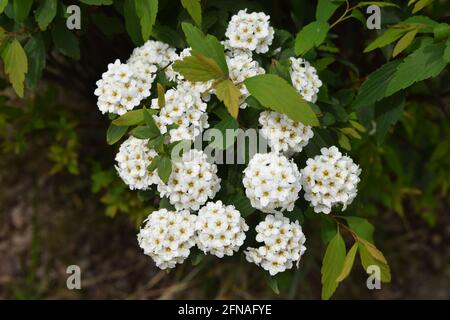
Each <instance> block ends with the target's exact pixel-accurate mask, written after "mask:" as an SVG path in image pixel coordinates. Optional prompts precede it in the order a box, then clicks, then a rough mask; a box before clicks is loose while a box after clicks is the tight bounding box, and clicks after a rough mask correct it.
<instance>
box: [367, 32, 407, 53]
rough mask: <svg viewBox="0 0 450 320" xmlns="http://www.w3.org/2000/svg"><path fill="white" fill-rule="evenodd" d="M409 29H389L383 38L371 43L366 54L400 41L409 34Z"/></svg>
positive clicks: (380, 37)
mask: <svg viewBox="0 0 450 320" xmlns="http://www.w3.org/2000/svg"><path fill="white" fill-rule="evenodd" d="M407 31H408V30H407V29H397V28H395V29H394V28H393V29H388V30H386V32H384V33H383V34H382V35H381V36H379V37H378V38H376V39H375V40H374V41H373V42H371V43H370V44H369V45H368V46H367V47H366V48H365V49H364V53H366V52H370V51H372V50H375V49H377V48H382V47H385V46H387V45H388V44H390V43H392V42H394V41H395V40H397V39H399V38H400V37H401V36H402V35H403V34H404V33H405V32H407Z"/></svg>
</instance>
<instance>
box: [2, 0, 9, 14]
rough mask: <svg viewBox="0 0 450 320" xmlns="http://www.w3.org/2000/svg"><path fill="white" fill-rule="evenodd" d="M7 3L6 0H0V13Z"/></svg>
mask: <svg viewBox="0 0 450 320" xmlns="http://www.w3.org/2000/svg"><path fill="white" fill-rule="evenodd" d="M7 5H8V0H0V13H3V11H4V10H5V8H6V6H7Z"/></svg>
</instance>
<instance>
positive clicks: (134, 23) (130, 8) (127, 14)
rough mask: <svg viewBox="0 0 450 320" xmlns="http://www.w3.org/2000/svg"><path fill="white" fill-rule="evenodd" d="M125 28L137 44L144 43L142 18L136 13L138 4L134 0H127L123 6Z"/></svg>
mask: <svg viewBox="0 0 450 320" xmlns="http://www.w3.org/2000/svg"><path fill="white" fill-rule="evenodd" d="M123 16H124V18H125V29H126V30H127V33H128V35H129V36H130V38H131V40H132V41H133V43H134V44H135V45H140V44H141V43H142V33H141V25H140V19H139V17H138V16H137V14H136V6H135V5H134V1H133V0H127V1H125V2H124V6H123Z"/></svg>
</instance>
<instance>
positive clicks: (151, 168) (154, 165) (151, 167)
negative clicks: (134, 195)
mask: <svg viewBox="0 0 450 320" xmlns="http://www.w3.org/2000/svg"><path fill="white" fill-rule="evenodd" d="M159 160H160V159H159V156H156V157H154V158H153V160H152V162H151V163H150V164H149V165H148V167H147V170H148V171H149V172H153V171H155V169H156V168H157V167H158V163H159Z"/></svg>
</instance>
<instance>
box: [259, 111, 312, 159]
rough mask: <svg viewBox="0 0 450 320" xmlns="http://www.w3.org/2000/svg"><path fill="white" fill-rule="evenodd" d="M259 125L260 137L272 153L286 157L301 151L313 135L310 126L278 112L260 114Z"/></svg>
mask: <svg viewBox="0 0 450 320" xmlns="http://www.w3.org/2000/svg"><path fill="white" fill-rule="evenodd" d="M259 124H260V125H261V126H262V128H261V135H262V136H263V137H264V138H265V139H267V141H268V143H269V146H270V147H271V148H272V151H275V152H283V153H285V154H287V155H290V154H293V153H295V152H300V151H302V149H303V147H305V146H306V145H307V144H308V142H309V139H311V138H312V137H313V135H314V133H313V131H312V129H311V127H310V126H305V125H303V124H302V123H300V122H296V121H293V120H292V119H291V118H289V117H288V116H286V115H285V114H282V113H278V112H272V111H264V112H261V114H260V116H259Z"/></svg>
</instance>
